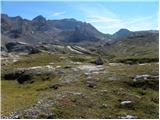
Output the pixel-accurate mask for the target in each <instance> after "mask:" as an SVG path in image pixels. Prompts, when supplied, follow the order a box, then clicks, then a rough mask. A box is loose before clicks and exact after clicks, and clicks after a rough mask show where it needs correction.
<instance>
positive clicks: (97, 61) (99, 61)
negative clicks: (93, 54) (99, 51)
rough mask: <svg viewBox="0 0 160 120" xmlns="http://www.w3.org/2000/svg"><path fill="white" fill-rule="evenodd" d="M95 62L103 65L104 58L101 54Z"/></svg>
mask: <svg viewBox="0 0 160 120" xmlns="http://www.w3.org/2000/svg"><path fill="white" fill-rule="evenodd" d="M95 64H96V65H103V60H102V58H101V57H100V56H99V57H97V59H96V61H95Z"/></svg>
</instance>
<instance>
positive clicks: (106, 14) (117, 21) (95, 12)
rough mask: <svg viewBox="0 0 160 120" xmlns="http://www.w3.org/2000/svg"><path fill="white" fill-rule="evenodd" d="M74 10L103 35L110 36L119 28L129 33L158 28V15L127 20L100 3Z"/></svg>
mask: <svg viewBox="0 0 160 120" xmlns="http://www.w3.org/2000/svg"><path fill="white" fill-rule="evenodd" d="M75 9H77V10H79V11H80V13H81V14H82V15H83V16H84V18H83V19H84V20H85V21H86V22H88V23H91V24H92V25H93V26H95V27H96V28H97V29H98V30H100V31H101V32H104V33H111V34H112V33H114V32H116V31H118V30H119V29H121V28H126V29H129V30H131V31H138V30H149V29H157V26H158V21H157V16H158V14H153V15H152V16H143V15H142V16H139V17H137V16H132V18H130V17H129V18H127V17H126V16H123V15H119V14H117V13H115V12H113V11H111V10H110V9H109V8H106V7H104V6H103V4H100V3H99V4H96V5H94V6H92V5H90V4H79V5H78V6H75Z"/></svg>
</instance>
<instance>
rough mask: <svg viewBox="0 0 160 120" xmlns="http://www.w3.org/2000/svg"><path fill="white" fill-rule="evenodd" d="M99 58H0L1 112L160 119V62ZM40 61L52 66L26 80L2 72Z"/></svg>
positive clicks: (32, 115) (30, 115)
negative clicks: (98, 61)
mask: <svg viewBox="0 0 160 120" xmlns="http://www.w3.org/2000/svg"><path fill="white" fill-rule="evenodd" d="M102 58H103V57H102ZM95 59H96V56H95V55H68V54H59V53H53V54H51V53H38V54H33V55H23V56H21V57H19V58H17V60H15V61H14V62H13V63H11V64H8V63H7V64H5V63H4V64H2V81H1V86H2V88H1V89H2V118H70V119H71V118H95V119H96V118H99V119H103V118H105V119H107V118H141V119H142V118H143V119H150V118H154V119H158V117H159V116H158V115H159V91H158V90H159V80H158V79H159V78H158V71H159V69H158V65H159V64H158V63H156V62H154V63H143V64H133V65H129V64H122V63H111V62H109V61H107V59H105V58H103V60H104V64H103V65H95V64H93V63H91V61H93V60H95ZM37 66H39V67H38V68H43V67H46V66H47V68H52V69H54V72H53V74H52V75H50V74H49V75H38V76H34V75H33V77H32V78H31V80H30V81H26V82H24V83H23V84H20V83H18V82H17V80H14V79H10V80H6V79H5V78H4V77H3V76H4V75H5V74H6V73H7V71H11V70H13V69H17V68H29V69H36V67H37ZM33 67H34V68H33ZM52 69H51V70H52Z"/></svg>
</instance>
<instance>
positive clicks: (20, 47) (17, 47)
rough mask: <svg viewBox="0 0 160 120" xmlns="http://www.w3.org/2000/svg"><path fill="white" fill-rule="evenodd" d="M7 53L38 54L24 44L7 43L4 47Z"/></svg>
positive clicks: (34, 48) (35, 50) (28, 45)
mask: <svg viewBox="0 0 160 120" xmlns="http://www.w3.org/2000/svg"><path fill="white" fill-rule="evenodd" d="M5 47H6V48H7V51H8V52H19V53H20V52H23V53H29V54H34V53H39V52H40V50H39V49H37V48H36V47H33V46H32V45H30V44H27V43H24V42H9V43H7V44H6V45H5Z"/></svg>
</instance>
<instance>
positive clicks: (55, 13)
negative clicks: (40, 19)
mask: <svg viewBox="0 0 160 120" xmlns="http://www.w3.org/2000/svg"><path fill="white" fill-rule="evenodd" d="M63 14H65V11H63V12H54V13H53V14H52V15H51V16H59V15H63Z"/></svg>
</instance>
